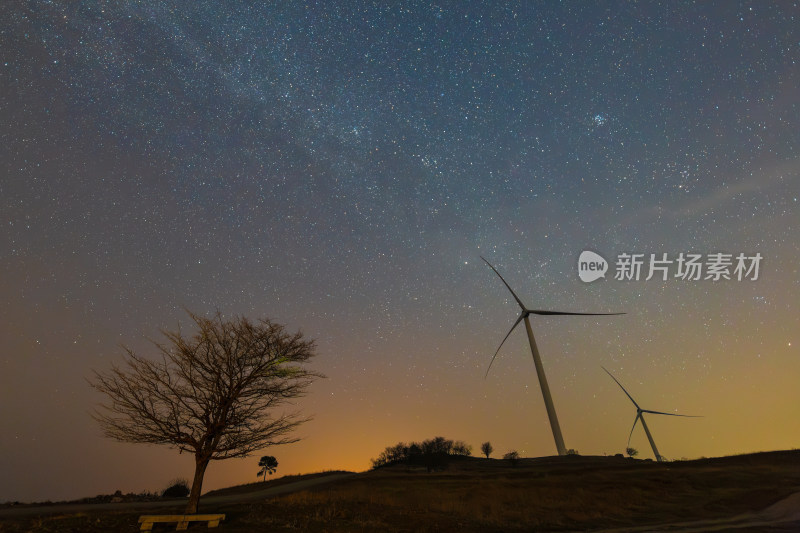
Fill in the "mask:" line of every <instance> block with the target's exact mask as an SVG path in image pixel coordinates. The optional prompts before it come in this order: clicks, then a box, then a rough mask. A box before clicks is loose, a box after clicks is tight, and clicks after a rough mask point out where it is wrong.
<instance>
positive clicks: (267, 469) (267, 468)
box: [256, 455, 278, 481]
mask: <svg viewBox="0 0 800 533" xmlns="http://www.w3.org/2000/svg"><path fill="white" fill-rule="evenodd" d="M258 466H260V467H261V470H259V471H258V474H256V476H264V481H266V480H267V473H269V475H270V476H271V475H272V474H274V473H275V471H276V470H277V469H278V460H277V459H275V458H274V457H272V456H271V455H265V456H264V457H262V458H261V459H260V460H259V461H258Z"/></svg>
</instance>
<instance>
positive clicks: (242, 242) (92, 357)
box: [0, 1, 800, 501]
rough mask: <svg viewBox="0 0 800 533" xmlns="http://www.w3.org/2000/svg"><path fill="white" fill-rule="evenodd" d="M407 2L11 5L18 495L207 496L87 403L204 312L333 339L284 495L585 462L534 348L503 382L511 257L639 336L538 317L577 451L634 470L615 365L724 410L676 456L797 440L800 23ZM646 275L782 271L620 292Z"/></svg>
mask: <svg viewBox="0 0 800 533" xmlns="http://www.w3.org/2000/svg"><path fill="white" fill-rule="evenodd" d="M391 4H392V3H386V4H385V5H381V4H380V3H379V4H377V5H376V4H356V3H351V2H348V3H340V5H338V6H335V5H329V3H327V2H319V3H312V4H309V3H294V2H293V3H287V5H279V6H275V5H272V4H266V5H261V4H257V5H255V6H253V5H248V4H239V3H233V4H228V3H223V2H179V3H173V2H155V1H153V2H44V1H41V2H38V1H31V2H6V3H4V4H3V6H2V7H0V13H1V14H2V17H1V18H0V20H2V23H1V24H0V50H1V51H2V60H1V61H0V73H1V74H0V76H2V86H1V89H0V91H1V92H0V117H1V120H2V126H3V127H2V142H0V165H1V167H0V168H2V175H1V177H0V209H1V210H2V211H0V212H1V213H2V220H0V222H2V226H1V229H0V276H2V282H0V297H1V298H2V302H4V305H3V307H2V311H0V337H2V339H3V353H2V360H0V364H1V365H2V367H1V368H2V371H1V373H0V375H1V376H2V377H0V383H1V384H2V386H0V419H2V420H3V423H4V428H5V430H4V432H3V433H2V435H0V450H2V452H3V453H2V454H0V456H2V457H3V459H2V463H0V464H2V470H3V472H4V476H5V480H4V483H3V484H2V485H3V486H2V489H1V490H0V501H2V500H9V499H11V500H13V499H23V500H24V499H43V498H70V497H80V496H85V495H89V494H92V493H97V492H102V491H113V490H115V489H117V488H121V489H123V490H142V489H148V490H155V489H158V488H163V487H162V485H163V486H165V485H166V482H167V481H169V479H171V478H172V477H175V476H177V475H184V476H188V475H189V473H190V472H191V465H189V464H188V463H184V462H183V461H184V459H185V458H184V457H178V456H177V455H176V454H175V453H174V452H172V451H170V450H161V449H157V448H148V447H144V448H142V447H138V446H131V445H123V444H117V443H112V442H109V441H106V440H105V439H103V437H102V435H100V433H99V429H98V428H97V427H96V425H95V423H94V422H93V421H92V419H91V418H90V417H89V415H88V413H89V412H90V411H91V409H92V406H93V405H94V404H96V403H97V402H98V401H99V400H100V398H98V397H97V396H96V395H95V394H94V393H93V392H92V391H91V389H90V388H89V387H88V386H87V384H86V381H85V379H84V378H85V377H87V376H89V375H90V374H91V370H92V369H99V370H102V369H105V368H108V367H109V366H110V365H111V364H112V362H115V361H119V360H120V357H121V354H122V350H121V349H120V347H119V345H120V344H125V345H127V346H130V347H132V348H134V349H136V350H137V351H139V352H142V353H147V352H148V350H150V348H149V345H148V341H147V340H146V339H147V338H150V339H154V340H158V339H159V332H158V330H159V329H160V328H168V329H175V328H178V327H180V326H183V327H188V326H189V321H188V320H187V316H186V313H185V311H184V310H185V309H189V310H192V311H194V312H198V313H211V312H214V311H215V310H219V311H220V312H222V313H223V314H225V315H234V314H243V315H246V316H249V317H252V318H256V317H260V316H267V317H271V318H272V319H274V320H276V321H278V322H281V323H285V324H287V325H288V326H289V327H290V328H292V329H302V330H303V332H304V333H306V334H307V335H309V336H310V337H313V338H315V339H317V340H318V352H319V356H318V357H317V359H316V361H315V365H316V368H317V369H318V370H320V371H322V372H324V373H325V374H326V375H327V376H328V378H327V379H325V380H324V381H321V382H319V383H317V384H315V385H314V387H313V391H312V394H310V395H309V396H308V397H307V398H305V399H303V400H302V402H301V403H300V405H299V407H301V408H302V409H303V410H305V411H307V412H309V413H314V414H315V416H316V418H315V420H314V421H313V422H311V423H309V424H308V425H306V426H305V427H304V428H303V430H302V431H301V433H302V435H301V436H304V437H305V440H304V441H302V443H300V444H297V445H293V446H289V447H284V448H281V449H277V448H276V449H275V450H270V454H271V455H275V456H276V457H278V460H279V461H280V464H281V467H280V468H281V469H280V470H279V473H284V474H285V473H295V472H308V471H313V470H321V469H324V468H349V469H364V468H367V466H368V464H369V458H370V457H374V456H377V454H378V453H379V452H380V451H381V450H382V449H383V448H384V447H385V446H387V445H390V444H394V443H396V442H397V441H400V440H406V441H408V440H423V439H425V438H429V437H433V436H435V435H438V434H443V435H444V436H446V437H448V438H453V439H459V440H465V441H467V442H469V443H470V444H472V445H473V446H474V447H475V449H476V450H477V447H478V446H479V445H480V443H481V442H483V441H485V440H492V442H493V444H494V448H495V449H496V450H498V452H499V453H500V454H502V453H505V452H506V451H508V450H511V449H517V450H519V451H520V453H521V454H523V455H530V456H533V455H548V454H553V453H555V451H554V448H553V443H552V439H551V437H550V435H549V430H548V426H547V421H546V414H545V412H544V407H543V403H542V398H541V394H540V392H539V389H538V385H537V381H536V377H535V373H534V372H535V371H534V369H533V364H532V362H531V360H530V354H529V352H528V351H527V343H526V340H525V338H524V334H522V333H521V332H515V333H514V335H512V336H511V337H510V338H509V341H508V342H507V343H506V345H505V346H504V348H503V352H501V354H500V355H499V356H498V359H497V360H496V361H495V363H494V365H493V368H492V372H491V373H490V374H489V376H488V378H486V379H484V373H485V371H486V367H487V366H488V363H489V360H490V359H491V356H492V354H493V353H494V351H495V350H496V348H497V345H498V344H499V342H500V341H501V340H502V338H503V335H505V333H506V332H507V331H508V328H509V327H510V326H511V324H512V323H513V320H514V318H515V316H516V313H517V312H518V311H517V309H516V308H515V305H516V304H515V302H514V301H513V299H511V296H510V294H509V293H508V292H507V290H506V289H505V287H504V286H503V285H502V284H501V283H500V282H499V280H498V279H497V278H496V276H494V274H493V273H492V272H491V270H489V268H488V267H487V266H486V265H485V264H484V263H483V262H482V261H481V260H480V256H481V255H483V256H485V257H486V258H487V259H489V260H490V261H491V262H492V263H493V264H495V265H496V266H497V267H498V270H500V271H501V272H502V273H503V275H504V277H506V279H507V280H508V281H509V284H511V286H512V287H514V288H515V291H517V292H518V294H519V295H520V296H521V297H522V299H523V300H524V301H525V302H526V303H527V304H528V305H531V307H535V308H554V309H566V310H575V311H597V312H605V311H625V312H626V313H627V314H626V315H624V316H621V317H592V318H579V317H570V318H557V317H553V318H548V317H543V318H537V319H536V320H535V321H534V322H535V324H534V328H535V330H536V334H537V339H538V340H539V343H540V350H541V352H542V359H543V361H544V365H545V368H546V369H547V372H548V378H549V380H550V386H551V388H552V389H553V395H554V400H555V403H556V408H557V409H558V411H559V417H560V419H561V425H562V428H563V430H564V437H565V440H566V442H567V446H568V447H571V448H577V449H578V450H579V451H581V452H582V453H593V454H603V453H617V452H619V451H621V449H622V448H623V447H624V444H625V438H626V432H627V431H628V430H627V428H628V427H629V423H630V420H629V415H630V412H629V406H628V405H626V404H625V402H627V399H626V398H624V397H620V396H621V395H620V394H619V390H615V387H616V385H615V384H614V383H613V382H612V381H611V380H610V379H609V378H608V376H607V375H605V373H604V372H602V369H601V368H600V365H601V364H602V365H604V366H606V367H607V368H609V369H610V370H611V371H612V372H613V373H614V375H615V376H617V377H618V378H619V379H620V380H621V381H622V382H624V383H625V384H626V387H627V388H628V389H629V390H631V392H632V393H633V394H634V395H635V397H637V398H640V397H641V399H642V402H643V403H644V404H646V405H650V406H652V407H653V408H654V409H659V410H670V409H678V410H682V411H684V412H692V413H698V414H703V415H705V418H704V419H691V420H680V421H672V420H666V421H662V420H658V421H654V422H653V428H652V429H653V432H654V433H655V434H656V435H657V437H656V438H657V439H658V441H659V448H660V449H661V448H662V447H663V449H662V450H661V452H662V453H664V454H665V455H667V456H668V457H673V458H674V457H680V456H690V457H697V456H701V455H706V456H708V455H715V454H725V453H737V452H746V451H753V450H758V449H776V448H790V447H792V446H795V447H796V446H797V442H798V441H799V440H800V433H799V432H798V431H800V430H798V429H797V427H786V425H785V424H783V423H781V422H780V421H781V420H784V419H795V420H796V419H797V418H798V417H800V411H799V410H798V409H800V407H798V406H800V402H798V401H797V400H798V395H797V392H796V390H797V389H796V383H797V378H798V376H800V362H798V351H797V346H798V344H800V341H798V339H797V331H798V330H799V329H800V328H798V307H797V304H798V302H800V288H799V287H798V277H800V273H799V272H798V266H797V265H798V258H799V257H800V253H798V252H800V245H798V239H797V235H798V232H800V215H799V212H798V202H797V198H798V195H800V182H799V181H798V174H800V160H798V159H797V158H798V154H797V147H798V146H799V144H798V143H800V107H798V106H799V105H800V98H798V91H797V87H800V64H798V60H800V30H798V27H800V26H799V25H798V20H796V19H797V18H798V16H800V8H798V6H797V5H796V4H794V3H790V2H774V3H764V2H752V3H734V2H723V3H720V4H712V3H707V2H702V3H699V4H694V3H685V4H684V3H681V4H675V3H671V2H666V3H656V2H639V3H636V4H628V3H603V4H594V3H582V2H574V3H567V4H566V5H563V4H554V3H550V2H542V3H532V2H525V3H522V4H517V3H499V4H498V5H492V4H491V3H490V5H485V6H484V5H481V6H478V5H468V4H467V3H463V2H452V3H436V4H426V3H411V4H407V5H404V6H395V5H391ZM583 250H593V251H596V252H598V253H600V254H601V255H603V256H604V257H605V258H606V259H608V260H609V262H610V263H611V265H610V269H611V270H610V272H609V275H607V276H606V279H604V280H599V281H595V282H592V283H583V282H582V281H580V279H579V278H578V275H577V259H578V256H579V254H580V253H581V252H582V251H583ZM623 253H627V254H633V253H641V254H645V257H649V254H656V255H657V256H658V257H661V254H664V253H666V254H669V256H670V257H678V254H680V253H687V254H688V253H695V254H703V255H704V256H707V255H708V254H714V253H726V254H733V256H736V255H738V254H740V253H742V254H746V255H747V256H753V255H754V254H756V253H760V254H761V256H763V260H762V263H761V265H760V273H759V278H758V279H757V280H754V281H753V280H746V279H745V280H737V279H735V277H734V278H733V279H731V280H724V279H722V280H719V281H712V280H704V279H700V280H696V281H691V280H686V279H677V278H675V277H674V276H672V277H669V279H667V280H663V279H661V277H660V276H657V277H656V279H651V280H647V281H645V280H644V276H643V277H642V279H640V280H638V281H637V280H616V279H614V276H613V270H614V268H615V265H614V260H615V258H616V257H617V256H618V255H619V254H623ZM665 418H671V417H665ZM744 428H747V430H746V431H745V429H744ZM635 439H636V436H635V437H634V440H635ZM54 442H55V443H57V444H58V445H57V446H55V445H54ZM634 445H636V446H638V447H639V448H640V449H641V450H642V451H644V450H646V449H647V448H646V446H647V445H646V442H645V441H644V440H642V441H641V442H634ZM256 462H257V459H253V460H242V461H232V462H227V463H221V464H216V465H213V468H212V469H210V470H209V474H208V477H207V480H208V482H207V484H206V486H207V487H208V488H214V487H215V486H221V485H226V484H232V483H240V482H244V481H252V480H251V479H250V478H252V477H254V474H255V472H256V471H257V467H256V466H255V464H256ZM12 464H13V466H12ZM54 480H57V481H58V483H54Z"/></svg>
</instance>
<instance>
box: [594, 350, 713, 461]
mask: <svg viewBox="0 0 800 533" xmlns="http://www.w3.org/2000/svg"><path fill="white" fill-rule="evenodd" d="M600 368H602V369H603V370H605V371H606V374H608V375H609V376H611V379H613V380H614V381H616V382H617V385H619V388H620V389H622V392H624V393H625V396H627V397H628V398H630V400H631V401H632V402H633V405H635V406H636V418H634V419H633V427H632V428H631V434H630V435H628V447H629V448H630V446H631V437H632V436H633V430H634V429H636V422H638V421H639V420H641V421H642V427H643V428H644V432H645V433H646V434H647V440H649V441H650V447H651V448H653V453H654V454H655V456H656V461H658V462H659V463H660V462H661V455H660V454H659V453H658V448H656V441H654V440H653V436H652V435H651V434H650V428H648V427H647V422H645V421H644V413H650V414H654V415H668V416H683V417H686V418H702V417H700V416H697V415H679V414H677V413H664V412H661V411H651V410H649V409H642V408H641V407H639V404H638V403H636V400H634V399H633V396H631V395H630V394H628V391H626V390H625V387H623V386H622V383H620V382H619V381H618V380H617V378H615V377H614V375H613V374H612V373H611V372H609V371H608V370H606V368H605V367H602V366H601V367H600Z"/></svg>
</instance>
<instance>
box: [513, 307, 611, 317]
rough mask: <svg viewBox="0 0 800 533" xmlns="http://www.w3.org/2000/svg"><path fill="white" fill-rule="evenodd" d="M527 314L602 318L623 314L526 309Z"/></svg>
mask: <svg viewBox="0 0 800 533" xmlns="http://www.w3.org/2000/svg"><path fill="white" fill-rule="evenodd" d="M528 312H529V313H533V314H534V315H587V316H604V315H624V314H625V313H571V312H569V311H545V310H543V309H528Z"/></svg>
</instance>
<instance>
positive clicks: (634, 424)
mask: <svg viewBox="0 0 800 533" xmlns="http://www.w3.org/2000/svg"><path fill="white" fill-rule="evenodd" d="M641 416H642V413H639V412H637V413H636V418H634V419H633V427H632V428H631V434H630V435H628V448H630V447H631V437H633V430H634V429H636V422H638V421H639V418H641Z"/></svg>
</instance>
